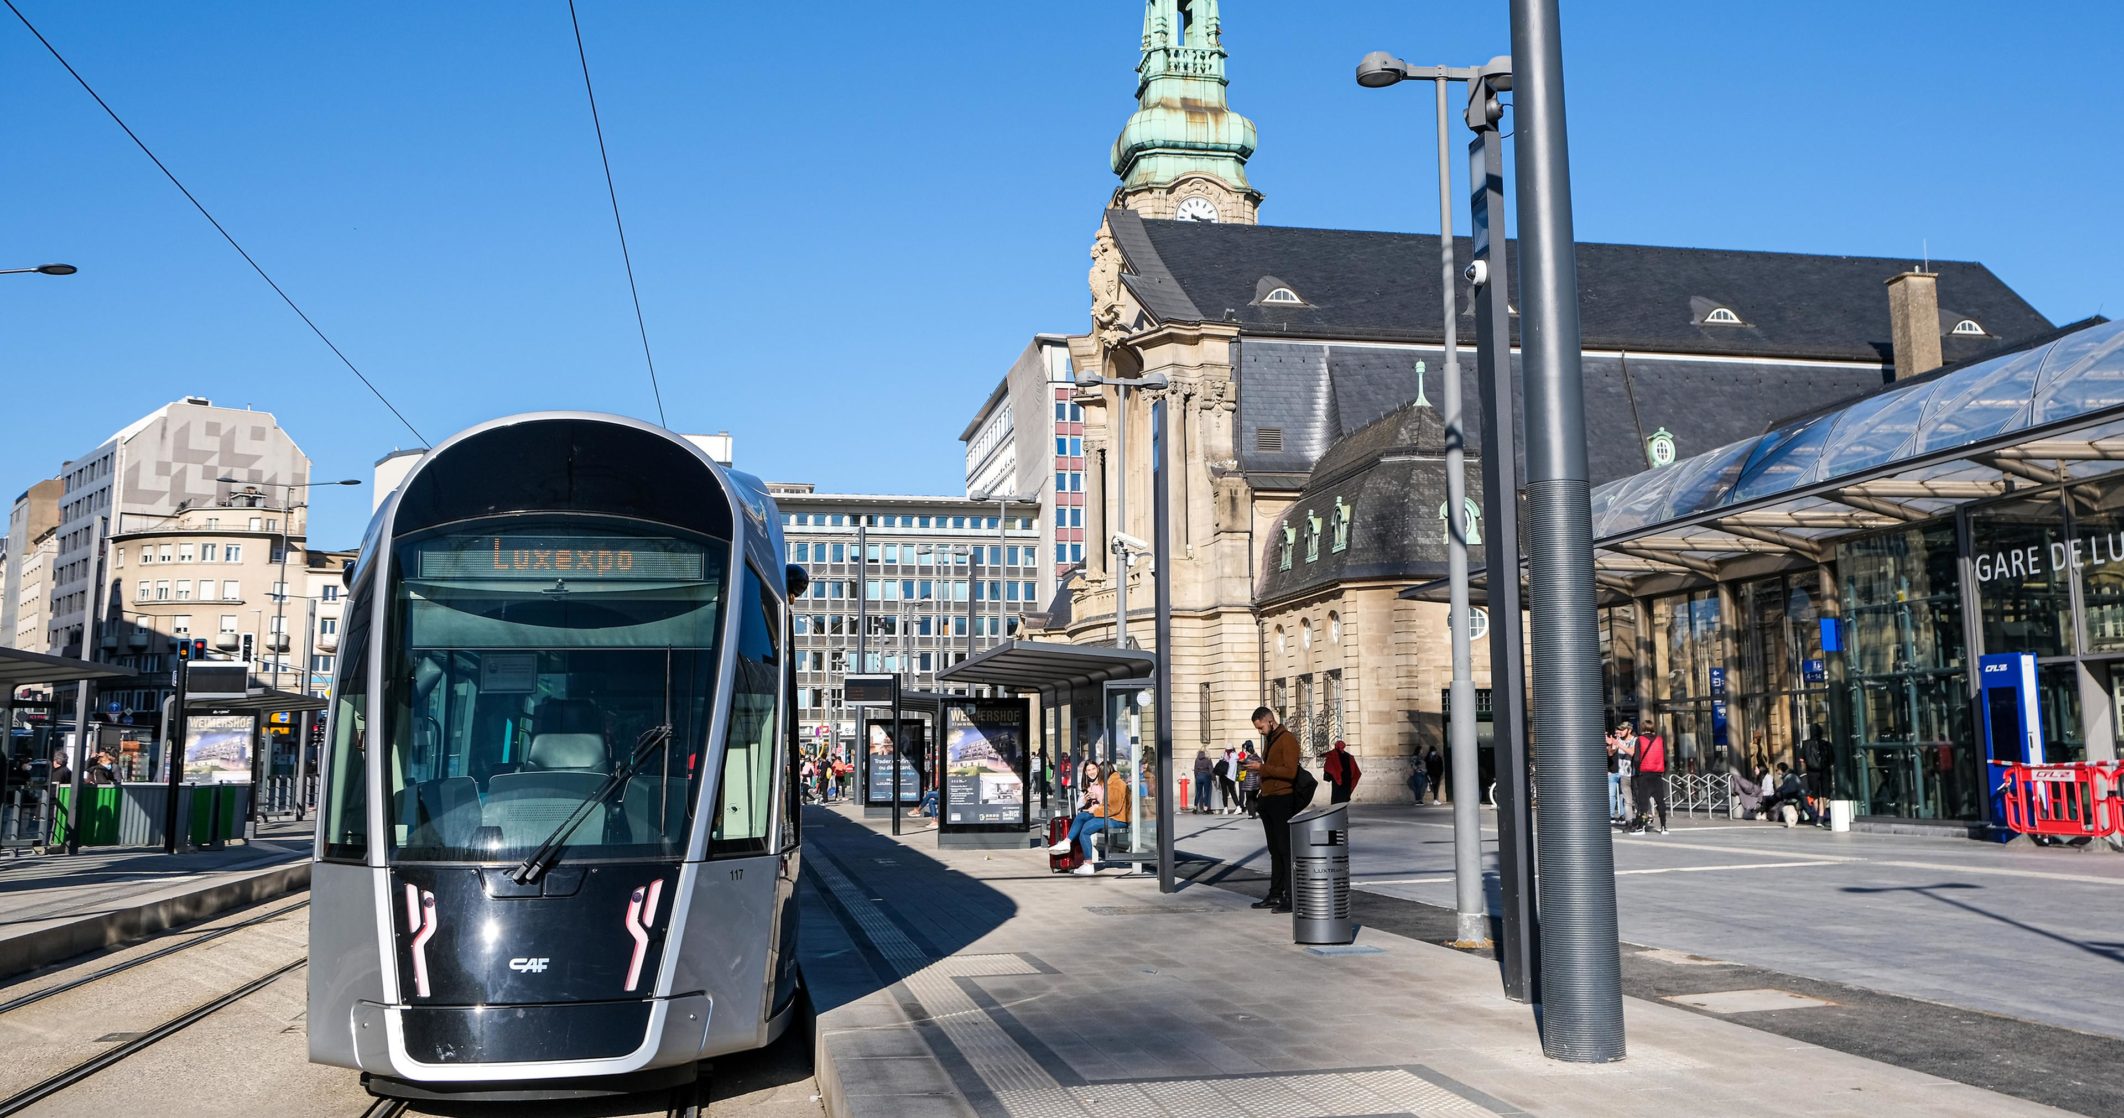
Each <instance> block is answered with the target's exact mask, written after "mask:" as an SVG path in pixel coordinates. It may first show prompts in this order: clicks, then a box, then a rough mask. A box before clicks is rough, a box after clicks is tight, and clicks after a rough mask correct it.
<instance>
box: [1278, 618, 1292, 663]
mask: <svg viewBox="0 0 2124 1118" xmlns="http://www.w3.org/2000/svg"><path fill="white" fill-rule="evenodd" d="M1288 651H1290V642H1289V641H1286V640H1285V639H1284V637H1283V626H1281V625H1278V626H1276V655H1278V656H1281V655H1283V654H1284V653H1285V652H1288Z"/></svg>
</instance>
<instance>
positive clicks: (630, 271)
mask: <svg viewBox="0 0 2124 1118" xmlns="http://www.w3.org/2000/svg"><path fill="white" fill-rule="evenodd" d="M9 2H10V3H12V0H9ZM568 25H569V26H570V27H572V28H574V29H575V57H576V58H577V59H578V60H580V61H581V62H582V64H583V96H584V97H586V98H588V99H589V101H590V127H591V128H592V129H594V130H596V132H597V158H598V161H599V162H601V163H603V164H604V166H605V195H606V196H607V197H609V198H611V199H612V228H613V229H615V230H617V231H618V233H619V244H620V262H621V263H623V264H625V265H626V266H627V294H629V295H631V296H633V297H634V326H635V329H637V330H639V331H641V335H642V360H643V361H644V362H646V363H647V364H648V366H649V391H650V392H652V393H654V394H655V395H656V421H657V422H658V423H661V424H663V425H664V426H666V427H669V426H670V425H671V423H670V421H669V420H667V419H665V418H664V389H663V386H662V385H660V384H658V383H657V380H656V357H655V356H654V355H653V354H651V353H650V352H649V323H648V320H647V319H645V318H643V317H642V292H641V288H639V287H637V286H636V285H635V282H634V254H632V253H630V252H628V251H627V223H626V222H624V221H621V220H620V204H619V188H618V187H616V186H614V185H612V157H611V156H610V155H608V154H606V152H605V126H604V124H603V122H601V121H600V120H598V116H597V91H596V90H594V89H592V88H591V87H590V55H589V52H587V51H585V50H584V49H583V24H582V21H581V20H579V19H577V18H576V16H575V0H568Z"/></svg>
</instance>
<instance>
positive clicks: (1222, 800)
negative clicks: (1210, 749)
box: [1217, 746, 1239, 815]
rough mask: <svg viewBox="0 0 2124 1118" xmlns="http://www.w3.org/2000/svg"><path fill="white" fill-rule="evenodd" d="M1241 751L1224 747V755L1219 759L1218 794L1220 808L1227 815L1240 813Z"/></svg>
mask: <svg viewBox="0 0 2124 1118" xmlns="http://www.w3.org/2000/svg"><path fill="white" fill-rule="evenodd" d="M1238 775H1239V751H1238V750H1236V749H1233V748H1232V747H1231V746H1225V747H1224V756H1223V757H1220V758H1218V760H1217V795H1218V797H1219V810H1221V811H1222V812H1223V813H1224V814H1226V815H1237V814H1238V813H1239V784H1238V781H1237V780H1236V779H1234V778H1236V777H1237V776H1238Z"/></svg>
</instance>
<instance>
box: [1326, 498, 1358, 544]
mask: <svg viewBox="0 0 2124 1118" xmlns="http://www.w3.org/2000/svg"><path fill="white" fill-rule="evenodd" d="M1352 511H1353V509H1352V508H1351V506H1350V505H1349V504H1347V503H1345V502H1344V501H1343V499H1342V498H1340V497H1337V498H1335V542H1334V543H1333V544H1332V545H1330V547H1331V549H1332V550H1334V551H1347V550H1349V546H1350V514H1351V512H1352Z"/></svg>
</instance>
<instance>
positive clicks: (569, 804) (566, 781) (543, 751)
mask: <svg viewBox="0 0 2124 1118" xmlns="http://www.w3.org/2000/svg"><path fill="white" fill-rule="evenodd" d="M596 717H597V706H596V704H594V703H590V702H585V701H582V700H571V699H549V700H547V701H546V702H544V703H541V704H539V707H538V711H537V713H536V714H535V715H534V716H533V721H532V724H533V725H534V726H536V727H538V732H536V733H533V734H532V735H531V746H530V748H529V749H527V750H525V751H524V767H523V768H522V769H520V770H518V771H516V772H511V773H496V774H495V775H494V777H493V779H492V780H490V781H489V782H488V787H489V789H490V794H489V795H488V797H487V804H486V816H487V819H486V823H487V826H490V827H498V828H500V830H501V835H502V842H503V843H504V844H506V845H508V846H516V847H523V846H531V845H534V844H536V843H538V842H539V841H540V840H542V839H544V838H545V837H546V835H548V834H549V833H551V832H552V830H553V828H555V827H558V826H560V825H561V824H562V823H563V822H564V821H566V820H567V818H568V816H569V815H570V814H572V813H573V812H574V811H575V809H576V808H578V807H581V806H582V803H583V801H584V800H586V799H589V798H590V796H591V795H592V794H594V793H595V792H596V791H597V788H598V785H600V784H603V783H604V781H605V777H606V775H607V774H608V773H609V772H610V766H611V755H610V752H609V751H608V750H607V748H606V744H605V736H604V735H603V734H601V733H598V732H597V731H596V729H595V720H596ZM586 723H588V725H586ZM563 727H565V728H563ZM606 821H607V820H606V817H605V814H604V813H600V812H591V813H590V814H589V815H587V816H585V817H584V818H583V821H582V822H581V823H580V824H578V825H577V826H576V828H575V830H574V832H573V833H572V834H570V835H569V836H568V837H567V838H566V840H564V841H567V842H590V843H598V842H603V841H604V840H605V824H606Z"/></svg>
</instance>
